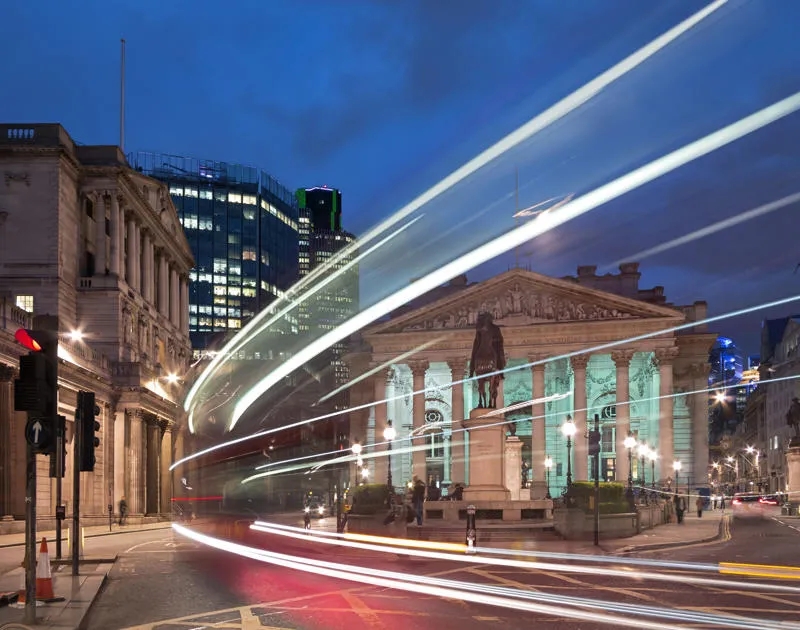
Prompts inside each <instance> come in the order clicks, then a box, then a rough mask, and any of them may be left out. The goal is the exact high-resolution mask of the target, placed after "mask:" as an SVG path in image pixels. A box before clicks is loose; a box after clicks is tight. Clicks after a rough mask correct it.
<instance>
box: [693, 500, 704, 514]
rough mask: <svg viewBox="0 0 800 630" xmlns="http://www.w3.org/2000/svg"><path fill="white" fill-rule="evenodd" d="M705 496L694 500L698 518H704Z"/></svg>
mask: <svg viewBox="0 0 800 630" xmlns="http://www.w3.org/2000/svg"><path fill="white" fill-rule="evenodd" d="M703 503H704V501H703V497H697V500H696V501H695V502H694V504H695V507H697V518H703Z"/></svg>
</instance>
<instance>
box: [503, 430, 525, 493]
mask: <svg viewBox="0 0 800 630" xmlns="http://www.w3.org/2000/svg"><path fill="white" fill-rule="evenodd" d="M505 450H506V452H505V469H506V471H505V477H506V478H505V486H506V488H508V492H509V494H510V496H509V498H510V499H511V500H512V501H519V500H520V498H521V496H520V491H521V490H522V440H520V439H519V438H518V437H517V436H516V435H509V436H508V437H507V438H506V447H505ZM526 498H528V497H526Z"/></svg>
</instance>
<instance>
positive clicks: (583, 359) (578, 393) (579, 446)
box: [569, 354, 589, 481]
mask: <svg viewBox="0 0 800 630" xmlns="http://www.w3.org/2000/svg"><path fill="white" fill-rule="evenodd" d="M569 362H570V365H572V372H573V374H574V376H575V391H574V392H573V404H572V408H573V409H574V410H575V417H574V418H573V420H574V421H575V427H576V429H577V430H576V431H575V437H574V438H573V444H574V449H575V454H574V455H573V457H574V462H575V471H574V473H573V479H574V480H575V481H587V480H588V479H589V448H588V446H589V445H588V443H587V440H586V437H585V436H586V365H587V364H588V363H589V355H588V354H579V355H576V356H574V357H570V358H569Z"/></svg>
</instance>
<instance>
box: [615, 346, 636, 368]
mask: <svg viewBox="0 0 800 630" xmlns="http://www.w3.org/2000/svg"><path fill="white" fill-rule="evenodd" d="M633 354H634V350H614V352H612V353H611V359H612V360H613V361H614V364H615V365H616V366H617V367H618V368H621V367H628V366H629V365H630V364H631V359H633Z"/></svg>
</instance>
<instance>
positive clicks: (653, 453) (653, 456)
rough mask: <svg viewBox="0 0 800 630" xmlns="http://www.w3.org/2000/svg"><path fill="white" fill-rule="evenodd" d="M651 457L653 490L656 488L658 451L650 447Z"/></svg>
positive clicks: (651, 483)
mask: <svg viewBox="0 0 800 630" xmlns="http://www.w3.org/2000/svg"><path fill="white" fill-rule="evenodd" d="M649 457H650V485H652V487H653V491H655V489H656V460H657V459H658V453H656V450H655V449H654V448H651V449H650V453H649Z"/></svg>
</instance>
